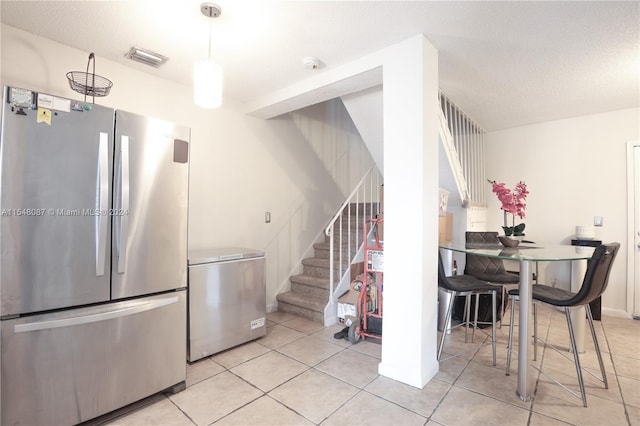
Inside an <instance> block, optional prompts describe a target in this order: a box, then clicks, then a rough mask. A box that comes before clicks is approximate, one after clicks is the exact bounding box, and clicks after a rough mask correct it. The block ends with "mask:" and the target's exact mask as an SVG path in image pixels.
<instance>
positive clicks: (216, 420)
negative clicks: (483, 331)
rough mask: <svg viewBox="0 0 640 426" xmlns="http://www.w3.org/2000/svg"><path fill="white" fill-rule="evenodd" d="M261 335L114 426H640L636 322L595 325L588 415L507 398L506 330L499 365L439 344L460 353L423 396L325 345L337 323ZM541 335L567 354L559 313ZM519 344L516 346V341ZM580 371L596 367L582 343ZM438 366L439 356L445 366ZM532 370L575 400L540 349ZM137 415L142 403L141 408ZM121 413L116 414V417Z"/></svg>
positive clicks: (364, 353) (550, 314)
mask: <svg viewBox="0 0 640 426" xmlns="http://www.w3.org/2000/svg"><path fill="white" fill-rule="evenodd" d="M267 318H268V321H267V322H268V328H267V336H266V337H264V338H261V339H258V340H255V341H253V342H250V343H246V344H244V345H241V346H239V347H237V348H233V349H230V350H228V351H225V352H222V353H220V354H217V355H214V356H212V357H210V358H206V359H203V360H200V361H198V362H196V363H193V364H191V365H188V366H187V389H186V390H184V391H182V392H180V393H177V394H175V395H170V396H165V395H162V394H159V395H155V396H153V397H151V398H148V399H147V400H146V401H144V404H139V408H137V409H135V410H133V411H131V410H129V412H128V413H126V414H122V413H124V410H123V411H122V413H118V414H119V417H116V418H115V419H114V418H113V417H112V418H111V419H110V420H108V421H107V422H108V423H109V424H111V425H194V424H196V425H210V424H215V425H314V424H315V425H319V424H323V425H426V424H430V425H431V424H433V425H494V424H495V425H638V426H640V321H634V320H625V319H620V318H611V317H604V318H603V320H602V321H601V322H600V321H596V327H597V330H598V331H597V332H598V337H599V340H600V344H601V347H602V350H603V353H604V358H605V366H606V371H607V374H608V377H609V389H604V388H603V387H602V384H601V383H599V382H597V381H595V380H594V379H592V378H591V377H590V376H588V375H585V381H586V389H587V393H588V396H587V398H588V400H587V402H588V408H584V407H582V404H581V401H580V400H578V399H577V398H575V397H573V396H571V395H570V394H569V393H567V392H566V391H565V390H563V389H562V388H560V387H559V386H557V385H556V384H554V383H552V382H551V381H550V380H549V379H548V378H546V377H545V376H544V375H539V374H536V377H537V382H536V390H535V396H534V398H533V400H532V401H530V402H523V401H520V399H519V398H518V397H517V396H516V394H515V388H516V369H517V359H516V357H517V354H514V355H515V356H514V358H513V360H512V374H511V375H510V376H506V375H505V371H504V370H505V362H506V341H507V335H508V328H507V327H506V326H504V327H502V328H501V329H499V330H498V350H497V353H498V359H497V364H498V365H497V366H496V367H494V366H493V365H492V359H491V346H490V345H481V344H479V342H480V340H483V339H484V341H485V342H486V341H487V340H488V339H487V337H486V336H484V335H479V336H477V337H476V343H466V344H465V343H464V331H463V330H462V329H457V330H455V331H454V332H453V333H452V334H451V335H450V336H447V342H446V345H445V352H447V353H451V352H453V353H456V352H457V351H462V352H465V351H467V350H469V349H471V351H470V352H466V353H465V354H464V355H462V356H460V357H455V358H451V359H449V360H447V361H443V362H441V364H440V371H439V373H438V374H437V375H436V376H435V377H434V378H433V379H432V380H431V381H430V382H429V383H428V384H427V385H426V386H425V387H424V389H417V388H414V387H411V386H409V385H406V384H403V383H400V382H397V381H394V380H391V379H389V378H386V377H383V376H380V375H378V373H377V369H378V363H379V362H380V354H381V345H380V344H379V343H378V342H376V341H375V340H373V339H372V340H366V341H360V342H359V343H357V344H355V345H352V344H351V343H350V342H349V341H347V340H344V339H341V340H337V339H334V338H333V334H334V333H336V332H337V331H340V330H341V329H342V326H341V325H336V326H333V327H328V328H323V327H322V326H320V325H319V324H316V323H313V322H310V321H307V320H305V319H302V318H299V317H295V316H292V315H289V314H283V313H278V312H275V313H271V314H268V316H267ZM539 328H540V331H539V333H540V335H541V336H543V335H544V336H546V337H547V338H548V339H550V341H551V342H554V343H555V344H557V345H559V346H561V347H562V346H564V347H566V345H567V343H566V342H568V333H567V331H566V322H565V319H564V315H563V314H562V313H560V312H559V311H557V310H555V309H551V308H543V309H541V310H540V320H539ZM516 341H517V340H516ZM585 342H586V343H585V348H586V352H585V354H583V355H582V356H581V360H582V362H583V365H587V366H589V367H594V368H596V369H597V367H598V363H597V359H596V357H595V354H594V351H593V345H592V343H591V339H590V338H589V335H588V336H587V338H586V339H585ZM443 358H444V356H443ZM537 363H538V365H539V364H542V367H543V369H544V370H545V371H549V372H551V373H552V374H553V375H554V376H556V378H559V379H561V381H562V382H563V383H566V384H568V385H569V387H571V388H573V389H575V390H576V391H577V379H576V376H575V369H574V367H573V366H572V365H571V364H569V363H568V362H566V361H565V360H564V359H563V358H562V357H561V356H560V355H558V354H557V353H555V352H554V351H553V350H551V349H550V348H548V347H546V348H543V347H539V356H538V361H537ZM140 405H142V406H141V407H140ZM120 414H121V415H120Z"/></svg>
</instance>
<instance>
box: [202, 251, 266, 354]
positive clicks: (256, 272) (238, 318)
mask: <svg viewBox="0 0 640 426" xmlns="http://www.w3.org/2000/svg"><path fill="white" fill-rule="evenodd" d="M265 315H266V288H265V259H264V257H255V258H250V259H240V260H235V261H227V262H214V263H208V264H200V265H195V266H189V361H191V362H193V361H196V360H198V359H200V358H203V357H206V356H209V355H211V354H214V353H216V352H220V351H223V350H225V349H228V348H231V347H233V346H237V345H239V344H241V343H245V342H247V341H250V340H253V339H256V338H258V337H262V336H264V335H265V334H266V332H267V328H266V324H265V322H266V320H265Z"/></svg>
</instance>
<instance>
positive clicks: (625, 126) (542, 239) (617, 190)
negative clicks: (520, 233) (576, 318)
mask: <svg viewBox="0 0 640 426" xmlns="http://www.w3.org/2000/svg"><path fill="white" fill-rule="evenodd" d="M639 117H640V109H638V108H634V109H626V110H621V111H613V112H608V113H603V114H595V115H588V116H582V117H577V118H571V119H566V120H558V121H551V122H545V123H540V124H535V125H530V126H523V127H518V128H514V129H508V130H503V131H498V132H490V133H487V135H486V138H485V140H486V167H487V178H488V179H492V180H493V179H495V180H497V181H499V182H505V183H506V184H507V186H508V187H511V188H513V187H514V186H515V184H516V183H517V182H518V181H519V180H524V181H525V182H526V183H527V186H528V188H529V191H530V192H531V193H530V195H529V198H528V200H527V218H526V219H525V223H526V225H527V228H526V230H525V233H526V235H527V239H530V240H533V241H535V242H536V243H541V244H545V243H546V244H570V243H571V239H572V238H574V236H575V226H576V225H593V217H594V216H603V217H604V226H603V227H598V228H596V238H597V239H601V240H603V241H604V242H613V241H617V242H619V243H620V244H621V245H622V246H621V248H620V252H619V254H618V256H617V258H616V261H615V264H614V268H613V271H612V273H611V276H610V279H609V287H608V288H607V291H606V293H605V294H604V295H603V298H602V305H603V313H607V311H609V313H611V314H621V313H623V312H624V311H626V307H627V300H626V298H627V282H626V279H627V274H626V270H627V260H626V259H627V253H626V251H627V239H628V238H629V237H630V236H631V232H632V230H628V229H627V220H626V217H627V201H626V200H627V198H626V196H627V192H626V182H627V177H626V176H627V175H626V142H627V141H630V140H639V139H640V135H639V132H640V119H639ZM486 190H487V200H488V211H487V212H488V213H487V222H488V229H494V230H500V229H501V228H500V226H501V224H502V212H501V211H500V210H499V204H498V201H497V199H496V197H495V196H494V195H493V194H492V193H491V188H490V185H489V184H487V189H486ZM492 212H493V213H492ZM540 275H541V278H542V279H544V280H545V281H544V282H545V283H550V282H552V281H553V279H557V283H558V285H559V286H562V287H563V288H567V289H568V288H569V266H568V265H566V264H560V263H559V262H558V263H552V264H548V265H541V274H540ZM632 284H633V283H630V284H629V285H632Z"/></svg>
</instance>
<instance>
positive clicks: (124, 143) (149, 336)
mask: <svg viewBox="0 0 640 426" xmlns="http://www.w3.org/2000/svg"><path fill="white" fill-rule="evenodd" d="M3 100H4V103H3V108H2V140H1V142H0V176H1V177H0V179H1V180H0V210H1V212H2V215H1V216H0V337H1V338H0V354H1V355H0V357H1V359H0V364H1V369H0V397H1V398H0V400H1V406H0V411H1V413H2V418H1V420H2V424H29V425H36V424H48V425H50V424H75V423H79V422H82V421H85V420H89V419H92V418H94V417H97V416H100V415H102V414H104V413H107V412H110V411H112V410H114V409H117V408H120V407H122V406H124V405H127V404H129V403H131V402H134V401H137V400H139V399H142V398H144V397H147V396H149V395H151V394H153V393H156V392H159V391H162V390H165V389H167V388H173V389H179V388H180V387H183V386H184V380H185V374H186V371H185V368H186V366H185V359H186V344H185V342H186V285H187V266H186V264H187V262H186V259H187V201H188V176H189V162H188V148H189V139H190V130H189V129H188V128H186V127H181V126H177V125H174V124H172V123H168V122H165V121H161V120H157V119H152V118H146V117H143V116H140V115H136V114H132V113H128V112H124V111H120V110H113V109H111V108H107V107H103V106H99V105H86V104H84V103H83V102H76V101H73V100H69V99H64V98H61V97H56V96H52V95H48V94H43V93H37V92H35V91H30V90H24V89H20V88H10V87H8V88H5V90H4V98H3Z"/></svg>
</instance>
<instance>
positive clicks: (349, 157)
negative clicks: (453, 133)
mask: <svg viewBox="0 0 640 426" xmlns="http://www.w3.org/2000/svg"><path fill="white" fill-rule="evenodd" d="M0 46H1V70H0V71H1V75H0V77H1V82H2V84H3V85H15V86H19V87H25V88H30V89H33V90H39V91H43V92H47V93H51V94H54V95H58V96H65V97H70V98H73V99H82V95H80V94H78V93H76V92H73V91H72V90H71V89H70V88H69V85H68V83H67V79H66V77H65V75H66V73H67V72H68V71H72V70H84V69H85V67H86V63H87V58H88V52H83V51H79V50H77V49H73V48H70V47H68V46H65V45H62V44H59V43H56V42H53V41H50V40H47V39H44V38H41V37H36V36H34V35H32V34H29V33H26V32H24V31H21V30H18V29H16V28H13V27H10V26H6V25H2V33H1V44H0ZM96 73H97V74H100V75H103V76H105V77H107V78H109V79H110V80H112V81H113V83H114V86H113V89H112V90H111V93H110V94H109V96H107V97H104V98H96V103H98V104H101V105H106V106H111V107H114V108H119V109H124V110H128V111H131V112H135V113H138V114H144V115H150V116H155V117H158V118H162V119H166V120H170V121H174V122H177V123H180V124H184V125H187V126H189V127H191V131H192V132H191V157H190V159H191V164H190V167H191V168H190V191H189V206H190V213H189V248H190V249H203V248H208V247H224V246H246V247H252V248H257V249H264V250H266V253H267V305H268V306H269V308H270V309H272V308H273V306H272V304H273V303H274V301H275V296H276V294H277V293H278V292H279V291H282V289H283V288H286V287H287V286H288V277H289V275H290V274H291V272H292V271H294V270H295V269H296V268H298V267H299V262H300V260H301V259H302V257H303V256H304V254H305V253H306V252H307V251H308V249H309V247H311V245H312V244H313V242H314V240H315V239H316V238H317V236H318V234H319V233H320V232H321V230H322V228H323V227H324V226H325V225H326V223H327V221H328V219H329V218H330V216H331V215H332V214H333V213H334V211H335V209H336V208H337V207H338V206H339V204H340V203H341V202H342V201H343V200H344V195H345V194H348V193H349V192H350V188H351V185H352V184H353V183H355V182H357V181H358V180H359V179H360V178H361V177H362V175H363V174H364V172H365V171H366V170H367V169H368V167H369V166H370V165H371V164H372V159H371V157H370V155H369V154H368V151H367V150H366V147H365V146H364V144H363V143H362V140H361V138H360V137H359V135H358V133H357V131H356V130H355V127H354V125H353V123H352V122H351V120H350V119H349V118H348V114H347V113H346V111H345V110H344V107H343V105H342V103H341V102H340V101H339V100H335V101H328V102H325V103H322V104H318V105H315V106H312V107H308V108H305V109H303V110H300V111H297V112H295V113H292V114H291V115H287V116H282V117H279V118H276V119H272V120H262V119H258V118H252V117H249V116H246V115H244V114H242V113H241V112H239V111H241V109H242V108H243V107H244V106H243V105H239V104H238V103H235V102H234V101H233V100H231V99H228V98H227V99H225V103H224V106H223V107H222V108H221V109H217V110H204V109H200V108H197V107H195V106H194V105H193V101H192V91H191V88H190V87H187V86H182V85H179V84H175V83H172V82H169V81H166V80H162V79H159V78H156V77H154V76H151V75H149V74H146V73H144V72H139V71H136V70H133V69H129V68H126V67H123V66H121V65H119V64H116V63H113V62H110V61H108V60H106V59H103V58H100V57H98V58H96ZM265 211H270V212H271V217H272V223H271V224H265V223H264V214H265Z"/></svg>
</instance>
